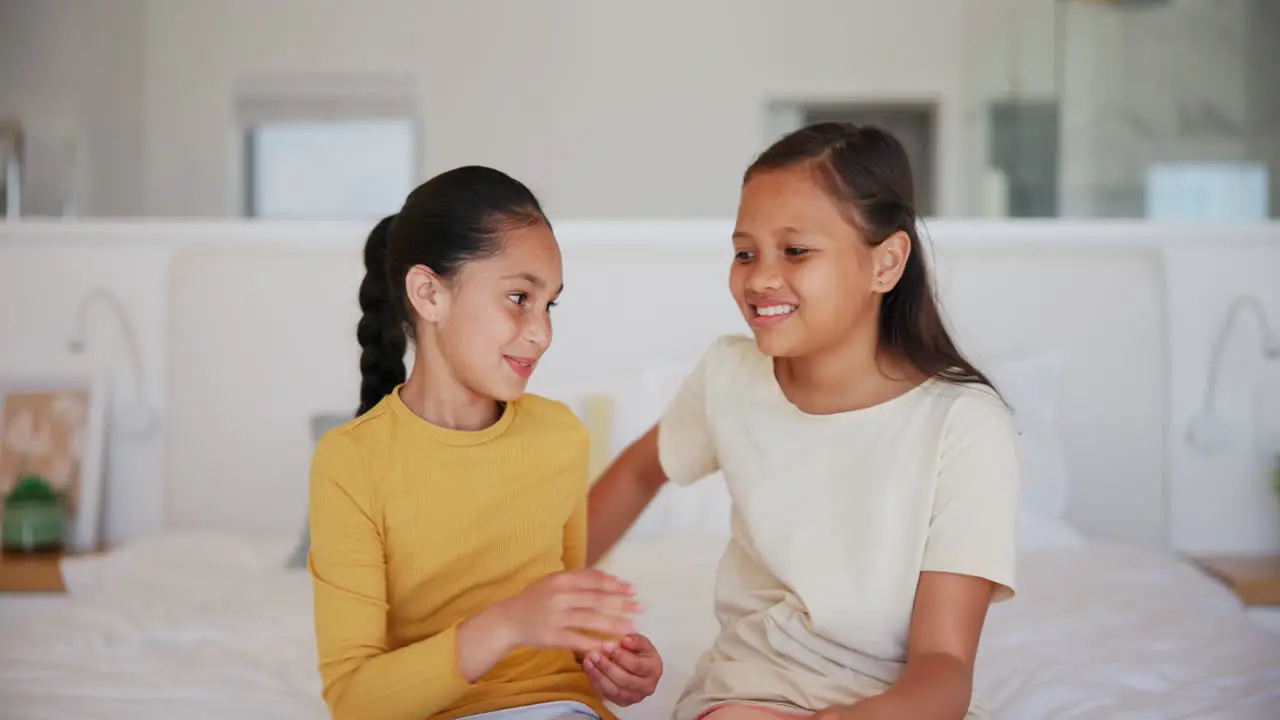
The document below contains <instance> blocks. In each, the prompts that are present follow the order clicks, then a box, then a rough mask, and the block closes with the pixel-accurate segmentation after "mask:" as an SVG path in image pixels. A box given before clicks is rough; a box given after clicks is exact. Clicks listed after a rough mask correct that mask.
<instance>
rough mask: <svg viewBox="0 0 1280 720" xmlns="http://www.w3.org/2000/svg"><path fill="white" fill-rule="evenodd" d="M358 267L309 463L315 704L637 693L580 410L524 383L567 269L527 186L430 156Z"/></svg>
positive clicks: (643, 673) (353, 708)
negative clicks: (433, 168)
mask: <svg viewBox="0 0 1280 720" xmlns="http://www.w3.org/2000/svg"><path fill="white" fill-rule="evenodd" d="M365 264H366V267H367V275H366V277H365V278H364V281H363V282H362V284H361V286H360V305H361V308H362V309H363V311H364V314H363V317H362V318H361V320H360V324H359V327H358V329H357V335H358V338H359V341H360V345H361V347H362V349H363V351H362V354H361V358H360V369H361V375H362V384H361V391H360V395H361V397H360V400H361V402H360V408H359V410H358V412H357V416H356V418H355V419H353V420H351V421H350V422H348V423H346V424H345V425H343V426H341V427H338V428H336V429H334V430H332V431H330V432H329V433H327V434H326V435H325V436H324V437H323V438H322V439H321V440H320V442H319V443H318V445H317V447H316V451H315V457H314V459H313V462H312V471H311V495H310V510H311V516H310V517H311V553H310V557H309V560H308V565H309V569H310V572H311V575H312V578H313V587H314V595H315V624H316V639H317V645H318V651H319V666H320V674H321V678H322V682H323V694H324V698H325V701H326V703H327V704H328V706H329V709H330V712H331V713H332V714H333V716H334V717H335V718H355V717H359V718H379V719H387V720H401V719H403V720H409V719H411V718H412V719H413V720H420V719H422V718H428V717H430V718H457V717H466V716H475V715H480V714H486V715H488V716H489V720H497V719H498V718H503V717H513V718H515V719H517V720H550V719H551V718H561V717H578V718H603V719H605V720H612V715H611V714H610V712H609V710H608V708H607V707H606V705H605V701H609V702H613V703H615V704H619V705H627V704H631V703H634V702H638V701H639V700H641V699H643V698H644V697H647V696H648V695H649V694H651V693H652V692H653V690H654V689H655V687H656V685H657V681H658V678H659V676H660V675H661V672H662V662H661V659H660V658H659V657H658V653H657V651H656V650H655V649H654V647H653V645H652V643H650V642H649V641H648V640H647V639H646V638H644V637H643V636H641V635H639V634H637V633H636V632H635V628H634V626H633V624H632V620H631V618H632V616H633V614H634V613H635V612H637V611H638V610H639V609H640V608H639V606H638V604H637V603H636V601H635V597H634V592H633V590H632V588H631V587H630V586H629V585H628V584H627V583H625V582H623V581H621V580H619V579H617V578H615V577H612V576H610V575H608V574H606V573H604V572H601V571H599V570H594V569H588V568H587V563H586V556H587V547H586V543H587V540H586V532H587V508H586V498H587V490H588V477H587V450H588V447H587V445H588V435H587V431H586V429H585V427H584V426H583V424H582V423H581V422H580V421H579V420H578V419H577V418H576V417H575V416H574V415H573V413H572V412H571V411H570V410H569V409H568V408H567V407H566V406H565V405H563V404H561V403H559V402H555V401H553V400H549V399H545V398H541V397H538V396H536V395H530V394H526V393H525V392H524V390H525V385H526V383H527V381H528V379H529V377H530V375H531V374H532V373H533V371H534V369H535V368H536V367H537V363H538V359H539V358H540V357H541V356H542V354H543V353H544V352H546V350H547V348H548V346H549V345H550V344H551V319H550V311H551V307H552V306H553V305H555V302H556V299H557V298H558V296H559V295H560V291H561V289H562V287H563V284H562V268H561V259H560V250H559V247H558V245H557V243H556V239H555V236H554V235H553V234H552V230H551V226H550V223H549V222H548V221H547V218H546V216H545V215H544V214H543V212H542V209H541V207H540V205H539V203H538V201H537V199H536V198H535V197H534V196H533V194H532V193H531V192H530V191H529V190H528V189H527V188H526V187H525V186H524V185H522V184H521V183H519V182H517V181H516V180H514V179H512V178H510V177H508V176H507V175H505V174H503V173H500V172H498V171H496V170H492V169H489V168H485V167H463V168H458V169H455V170H451V171H449V172H446V173H443V174H441V175H438V176H436V177H435V178H432V179H431V180H429V181H427V182H426V183H424V184H423V185H421V186H420V187H418V188H417V189H416V190H414V191H413V192H412V193H411V194H410V195H409V197H408V199H407V200H406V201H405V204H404V207H403V208H402V209H401V210H400V212H399V213H398V214H397V215H395V216H393V217H390V218H387V219H385V220H383V221H382V222H381V223H379V224H378V226H377V227H376V228H375V230H374V231H373V233H372V234H371V236H370V237H369V240H368V243H367V246H366V248H365ZM410 339H412V340H413V341H414V343H413V345H414V357H413V371H412V372H411V373H410V374H409V375H408V377H407V378H406V373H405V365H404V355H405V353H406V350H407V348H408V341H409V340H410Z"/></svg>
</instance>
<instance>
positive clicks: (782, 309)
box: [751, 303, 796, 317]
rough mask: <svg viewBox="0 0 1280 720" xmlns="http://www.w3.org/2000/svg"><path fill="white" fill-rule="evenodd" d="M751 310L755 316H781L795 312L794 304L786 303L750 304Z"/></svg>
mask: <svg viewBox="0 0 1280 720" xmlns="http://www.w3.org/2000/svg"><path fill="white" fill-rule="evenodd" d="M751 310H752V312H754V313H755V315H756V317H781V316H784V315H790V314H791V313H793V312H795V311H796V306H795V305H790V304H787V303H783V304H780V305H752V306H751Z"/></svg>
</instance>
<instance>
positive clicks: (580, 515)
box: [564, 497, 587, 570]
mask: <svg viewBox="0 0 1280 720" xmlns="http://www.w3.org/2000/svg"><path fill="white" fill-rule="evenodd" d="M586 567H587V499H586V498H585V497H584V498H582V501H581V502H579V503H578V506H577V507H575V508H574V509H573V514H572V515H570V516H569V521H568V522H567V523H565V525H564V569H565V570H582V569H584V568H586Z"/></svg>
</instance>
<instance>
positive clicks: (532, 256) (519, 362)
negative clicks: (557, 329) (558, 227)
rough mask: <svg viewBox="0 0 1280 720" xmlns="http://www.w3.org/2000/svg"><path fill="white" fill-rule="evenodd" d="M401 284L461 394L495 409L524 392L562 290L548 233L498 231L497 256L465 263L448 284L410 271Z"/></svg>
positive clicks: (541, 227)
mask: <svg viewBox="0 0 1280 720" xmlns="http://www.w3.org/2000/svg"><path fill="white" fill-rule="evenodd" d="M415 277H417V279H416V280H415ZM424 278H425V279H424ZM408 282H409V283H410V286H409V287H408V288H407V289H408V291H409V297H410V298H411V299H412V300H411V301H412V302H413V304H414V306H415V309H416V310H417V311H418V315H419V316H420V317H421V318H423V319H425V320H426V321H427V323H425V327H424V324H423V323H419V327H420V328H421V330H422V331H426V332H434V334H435V340H436V343H435V345H436V347H437V348H438V349H439V353H440V355H442V356H443V358H444V361H445V364H446V365H447V367H448V368H449V369H450V370H451V371H452V374H453V375H454V377H455V378H456V379H457V380H458V382H459V383H461V384H462V385H463V387H465V388H466V389H467V390H469V391H470V392H472V393H474V394H476V395H479V396H481V397H485V398H493V399H495V400H498V401H500V402H510V401H511V400H514V399H516V398H518V397H519V396H520V395H521V394H523V393H524V391H525V386H526V385H527V384H528V381H529V377H530V376H531V375H532V374H533V370H534V368H535V367H536V366H537V364H538V360H539V359H540V358H541V357H542V354H543V353H545V352H546V351H547V348H549V347H550V346H551V314H550V313H551V308H552V306H554V305H555V302H556V299H557V298H558V297H559V296H560V291H561V290H562V289H563V286H564V281H563V273H562V267H561V260H560V247H559V245H558V244H557V243H556V239H555V236H554V235H553V234H552V232H551V229H550V228H548V227H547V226H546V225H545V224H542V223H539V224H537V225H535V226H532V227H522V228H518V229H513V230H510V231H506V232H504V233H503V237H502V248H501V250H499V251H498V253H497V254H495V255H493V256H490V257H488V258H485V259H482V260H473V261H470V262H467V263H464V264H463V265H462V267H461V268H460V269H459V270H458V272H457V273H456V274H455V275H454V277H452V278H451V279H450V280H449V281H447V282H443V283H442V282H441V281H440V279H439V278H437V277H435V276H434V275H433V274H430V273H428V272H426V271H425V270H419V269H417V268H415V269H414V270H412V271H410V273H409V278H408ZM415 282H421V283H424V284H426V283H430V284H432V287H430V288H421V287H415ZM420 299H421V300H424V301H425V302H419V300H420ZM419 336H420V337H421V334H420V335H419Z"/></svg>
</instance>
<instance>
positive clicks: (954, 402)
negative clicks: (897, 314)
mask: <svg viewBox="0 0 1280 720" xmlns="http://www.w3.org/2000/svg"><path fill="white" fill-rule="evenodd" d="M658 454H659V458H660V460H661V463H662V468H663V470H664V471H665V472H666V474H667V476H668V477H669V478H670V479H671V481H672V482H675V483H678V484H682V485H683V484H689V483H692V482H694V481H696V480H698V479H700V478H703V477H705V476H707V475H709V474H711V473H714V472H716V471H722V472H723V475H724V478H725V482H726V484H727V486H728V490H729V494H730V496H731V497H732V500H733V510H732V516H731V529H732V539H731V541H730V543H729V545H728V548H727V549H726V551H725V554H724V556H723V558H722V559H721V561H720V569H719V572H718V575H717V579H716V604H715V611H716V616H717V618H718V620H719V622H720V625H721V631H720V634H719V636H718V637H717V639H716V641H715V643H714V644H713V646H712V647H711V649H709V650H708V651H707V652H706V653H705V654H704V655H703V656H702V657H701V659H700V660H699V662H698V665H697V667H696V669H695V671H694V674H693V677H692V678H691V680H690V682H689V684H688V686H687V687H686V689H685V692H684V695H683V696H682V697H681V699H680V702H679V703H678V705H677V707H676V713H675V718H676V720H690V719H691V718H693V717H695V716H696V715H698V714H699V713H700V712H702V711H704V710H706V709H707V708H709V707H711V706H713V705H716V704H719V703H723V702H745V703H754V704H762V705H769V706H773V707H775V708H777V709H779V710H783V711H788V710H790V711H795V710H796V709H801V710H806V711H817V710H821V709H823V708H825V707H828V706H831V705H836V704H849V703H852V702H854V701H855V700H857V699H858V698H860V697H865V696H868V695H873V694H876V693H879V692H883V691H884V690H885V689H886V688H887V687H888V686H889V685H890V684H891V683H892V682H893V681H894V680H895V679H896V678H897V677H898V675H899V674H900V673H901V672H902V670H903V669H904V667H905V662H906V641H907V630H908V626H909V624H910V619H911V610H912V605H913V603H914V599H915V593H916V585H917V581H918V580H919V576H920V572H921V571H924V570H934V571H945V572H951V573H961V574H965V575H976V576H979V577H982V578H986V579H988V580H991V581H993V582H995V583H997V584H998V589H997V592H996V595H995V600H996V601H999V600H1004V599H1007V598H1009V597H1012V596H1013V592H1014V565H1015V549H1016V539H1017V526H1018V518H1017V513H1018V502H1019V499H1018V486H1019V450H1018V437H1017V432H1016V430H1015V429H1014V425H1013V420H1012V416H1011V413H1010V412H1009V410H1008V409H1007V407H1006V406H1005V404H1004V403H1003V401H1001V400H1000V399H999V397H998V396H996V395H995V394H994V393H993V392H991V390H990V389H989V388H986V387H985V386H977V385H958V384H951V383H946V382H943V381H940V380H929V381H927V382H925V383H923V384H921V385H919V386H917V387H916V388H914V389H912V390H910V391H908V392H906V393H905V394H903V395H901V396H899V397H897V398H894V399H892V400H889V401H887V402H884V403H882V404H879V405H876V406H873V407H870V408H866V409H863V410H856V411H851V412H845V413H838V414H833V415H809V414H806V413H804V412H803V411H801V410H800V409H799V408H797V407H796V406H795V405H794V404H792V403H791V402H790V401H788V400H787V398H786V396H785V395H784V394H783V392H782V389H781V387H780V386H779V385H778V382H777V379H776V378H775V376H774V372H773V360H772V358H770V357H768V356H766V355H764V354H763V353H761V352H760V350H759V349H758V348H757V347H756V345H755V342H754V340H752V339H751V338H749V337H740V336H727V337H723V338H720V339H719V340H717V341H716V342H715V343H714V344H713V345H712V346H711V348H710V349H709V350H708V351H707V353H706V354H705V355H704V356H703V358H702V360H701V361H700V362H699V364H698V366H697V368H696V369H695V370H694V372H693V373H692V374H691V375H690V376H689V377H688V378H687V379H686V380H685V381H684V384H683V386H682V387H681V389H680V391H679V392H678V394H677V395H676V397H675V399H673V400H672V402H671V405H670V406H669V407H668V408H667V409H666V411H665V413H664V414H663V417H662V419H661V421H660V424H659V428H658ZM983 714H984V712H983V711H982V709H981V706H980V704H979V703H977V702H975V703H974V705H973V706H972V708H971V716H974V717H980V716H982V715H983Z"/></svg>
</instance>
